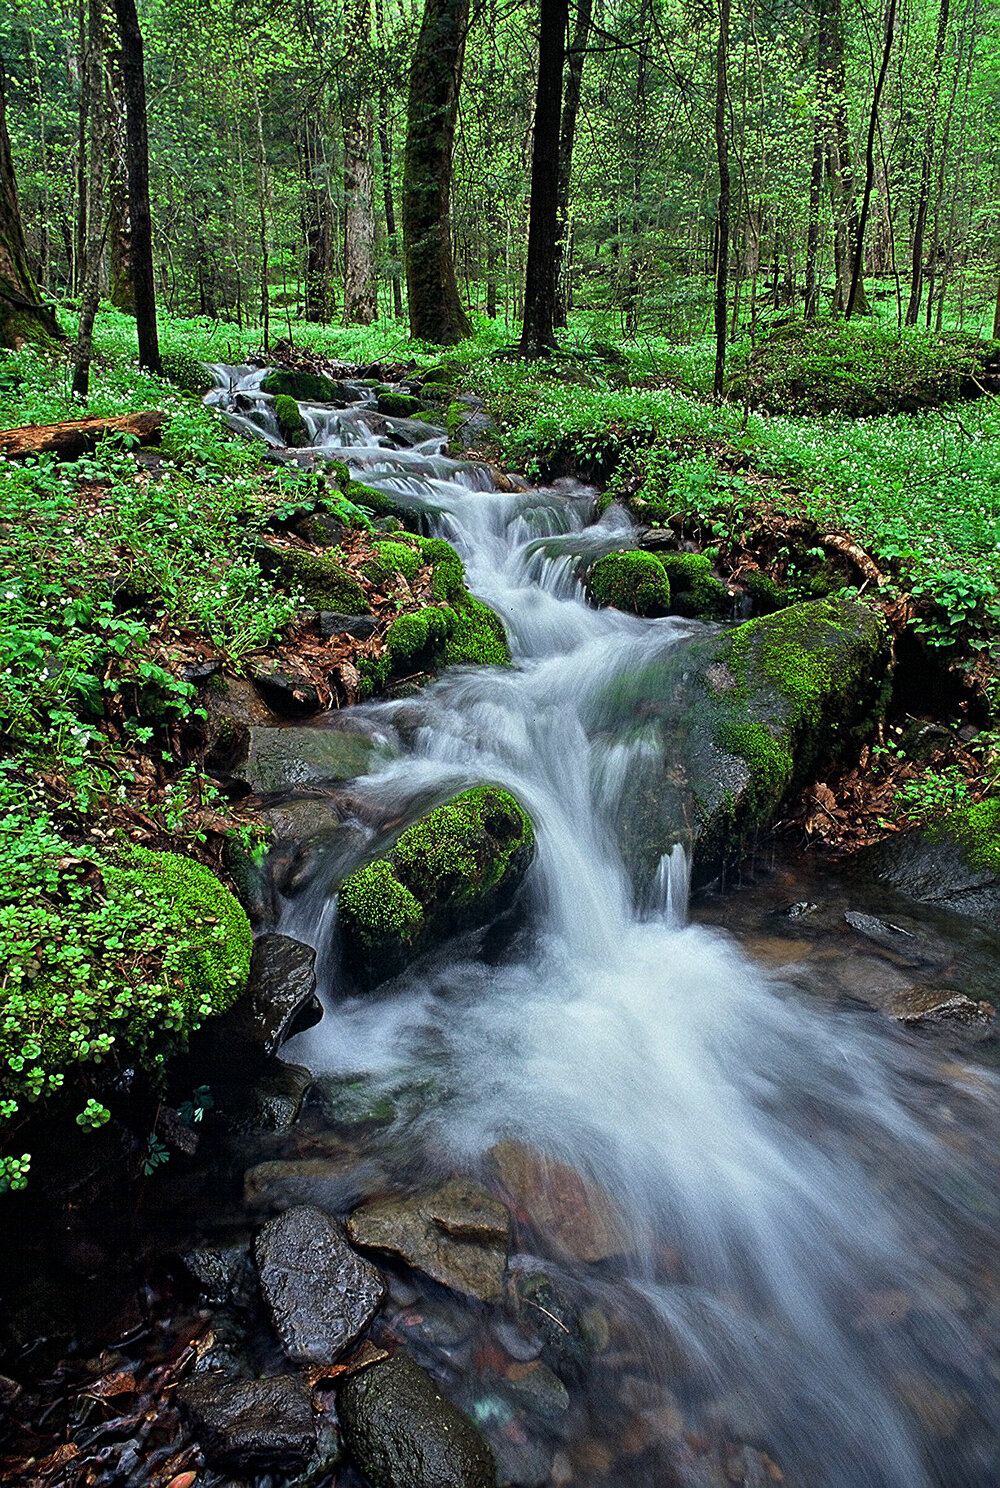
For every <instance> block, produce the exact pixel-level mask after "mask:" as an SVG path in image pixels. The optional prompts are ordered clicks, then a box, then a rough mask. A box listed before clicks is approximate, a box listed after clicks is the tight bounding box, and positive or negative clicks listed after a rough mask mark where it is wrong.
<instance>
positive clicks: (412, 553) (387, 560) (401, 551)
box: [361, 538, 421, 585]
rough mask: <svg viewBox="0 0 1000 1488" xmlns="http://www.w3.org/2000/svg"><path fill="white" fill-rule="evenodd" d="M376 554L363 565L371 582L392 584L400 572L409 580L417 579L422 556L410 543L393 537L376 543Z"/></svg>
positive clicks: (362, 568)
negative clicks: (397, 540)
mask: <svg viewBox="0 0 1000 1488" xmlns="http://www.w3.org/2000/svg"><path fill="white" fill-rule="evenodd" d="M374 547H375V555H374V557H372V558H368V559H367V560H366V561H365V562H364V563H363V564H362V565H361V572H362V573H363V574H364V576H365V578H366V579H369V580H370V581H371V583H373V584H378V585H386V584H391V583H392V582H393V581H394V579H395V578H396V576H397V575H398V574H402V576H403V578H404V579H406V580H407V581H409V580H410V579H415V578H416V576H417V570H418V569H419V568H420V563H421V556H420V553H419V552H418V551H417V550H416V548H414V547H411V546H410V545H409V544H408V543H404V542H394V541H393V540H392V539H391V538H390V539H387V540H386V541H384V542H377V543H375V544H374Z"/></svg>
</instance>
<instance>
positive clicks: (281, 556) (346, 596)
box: [258, 543, 369, 615]
mask: <svg viewBox="0 0 1000 1488" xmlns="http://www.w3.org/2000/svg"><path fill="white" fill-rule="evenodd" d="M258 556H259V561H260V566H261V568H262V569H263V570H264V572H265V573H267V574H274V575H276V576H277V578H278V579H279V581H280V583H281V584H282V585H283V586H284V587H285V588H286V589H289V590H292V591H296V592H298V593H300V594H301V595H302V598H303V601H304V602H305V604H306V605H308V606H309V608H310V609H312V610H337V611H339V612H340V613H341V614H345V615H366V614H368V611H369V605H368V600H367V598H366V597H365V591H364V589H363V588H362V586H361V584H360V583H359V581H358V580H357V579H356V578H355V577H354V575H353V574H351V573H348V571H347V569H346V568H345V567H344V566H343V564H342V563H339V562H338V561H337V559H336V558H335V557H334V556H333V554H332V553H307V552H306V551H305V550H304V549H303V548H278V547H275V546H274V545H273V544H272V543H263V544H262V545H261V547H260V550H259V554H258Z"/></svg>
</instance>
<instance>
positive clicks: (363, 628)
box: [319, 610, 378, 641]
mask: <svg viewBox="0 0 1000 1488" xmlns="http://www.w3.org/2000/svg"><path fill="white" fill-rule="evenodd" d="M377 629H378V621H377V620H376V619H375V617H374V615H342V614H340V612H339V611H338V610H322V611H321V612H320V617H319V633H320V635H321V636H322V637H323V639H324V641H330V640H332V639H333V637H334V636H340V635H347V636H351V637H352V639H353V640H356V641H367V640H368V638H369V636H373V635H374V634H375V632H376V630H377Z"/></svg>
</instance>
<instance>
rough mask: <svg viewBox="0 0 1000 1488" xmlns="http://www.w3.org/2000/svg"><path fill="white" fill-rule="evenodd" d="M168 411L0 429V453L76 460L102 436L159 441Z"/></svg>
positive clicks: (19, 457)
mask: <svg viewBox="0 0 1000 1488" xmlns="http://www.w3.org/2000/svg"><path fill="white" fill-rule="evenodd" d="M167 422H168V418H167V415H166V414H165V413H161V412H160V410H159V409H154V410H151V411H150V412H149V413H126V414H123V415H122V416H121V417H119V418H87V419H73V420H70V421H69V422H68V423H62V424H31V425H29V426H28V427H27V428H23V429H0V455H5V456H6V458H7V459H8V460H24V459H27V458H28V456H29V455H56V456H57V457H58V458H59V459H60V460H78V459H79V458H80V456H81V455H89V454H93V452H94V450H95V449H96V448H97V446H98V444H99V443H100V441H101V440H102V439H107V438H108V436H109V435H112V434H123V435H127V436H128V438H129V439H130V440H138V442H139V443H140V444H159V442H160V436H161V435H162V433H163V428H164V425H165V424H166V423H167Z"/></svg>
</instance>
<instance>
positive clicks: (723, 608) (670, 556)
mask: <svg viewBox="0 0 1000 1488" xmlns="http://www.w3.org/2000/svg"><path fill="white" fill-rule="evenodd" d="M656 556H657V557H658V558H659V560H660V563H661V564H662V565H663V568H664V570H665V572H666V575H667V578H668V579H669V580H670V608H671V610H672V611H673V613H674V614H675V615H687V616H689V617H690V618H691V619H694V620H728V619H729V618H730V616H731V615H732V613H733V601H732V598H731V597H730V594H729V591H728V589H727V588H726V586H725V584H723V582H722V580H721V579H717V578H716V577H715V575H714V574H713V572H712V563H711V560H710V559H709V558H707V557H706V556H705V554H704V553H657V555H656Z"/></svg>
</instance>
